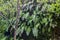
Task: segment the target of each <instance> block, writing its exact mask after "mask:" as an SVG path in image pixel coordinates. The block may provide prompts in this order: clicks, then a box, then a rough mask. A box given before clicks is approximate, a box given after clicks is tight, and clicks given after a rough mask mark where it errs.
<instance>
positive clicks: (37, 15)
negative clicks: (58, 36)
mask: <svg viewBox="0 0 60 40" xmlns="http://www.w3.org/2000/svg"><path fill="white" fill-rule="evenodd" d="M22 1H23V0H20V6H21V8H20V18H19V24H18V29H17V30H16V35H17V40H22V39H24V40H50V39H51V38H52V36H53V35H52V33H53V31H52V29H53V28H54V27H59V26H60V25H59V24H60V22H59V20H60V0H33V1H28V0H26V1H24V2H22ZM16 14H17V0H0V40H13V36H14V35H13V31H14V29H13V27H14V26H15V25H16Z"/></svg>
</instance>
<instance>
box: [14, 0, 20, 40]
mask: <svg viewBox="0 0 60 40" xmlns="http://www.w3.org/2000/svg"><path fill="white" fill-rule="evenodd" d="M19 2H20V1H19V0H17V14H16V24H15V28H14V40H16V30H17V28H18V23H19V15H20V3H19Z"/></svg>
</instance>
